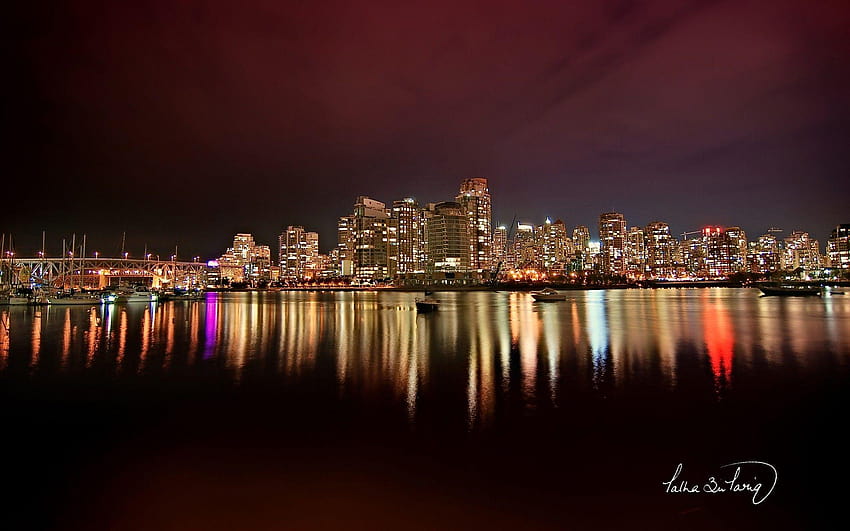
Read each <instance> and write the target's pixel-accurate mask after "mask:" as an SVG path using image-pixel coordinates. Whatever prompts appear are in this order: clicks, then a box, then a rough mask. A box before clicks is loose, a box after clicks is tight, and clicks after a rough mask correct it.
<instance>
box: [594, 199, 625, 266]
mask: <svg viewBox="0 0 850 531" xmlns="http://www.w3.org/2000/svg"><path fill="white" fill-rule="evenodd" d="M599 245H600V252H601V254H602V262H601V266H602V273H605V274H609V275H624V274H625V273H626V218H625V217H623V215H622V214H620V213H619V212H606V213H604V214H601V215H600V216H599Z"/></svg>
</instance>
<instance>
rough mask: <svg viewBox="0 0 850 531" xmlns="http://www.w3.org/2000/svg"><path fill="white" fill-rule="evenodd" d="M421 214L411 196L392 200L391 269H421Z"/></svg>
mask: <svg viewBox="0 0 850 531" xmlns="http://www.w3.org/2000/svg"><path fill="white" fill-rule="evenodd" d="M421 216H422V212H421V209H420V208H419V204H417V203H416V200H414V199H413V198H410V197H407V198H405V199H402V200H400V201H393V207H392V212H391V214H390V217H391V221H392V223H391V227H390V229H391V233H394V235H393V237H391V238H390V243H391V247H393V250H392V252H390V258H391V260H393V261H394V262H395V267H394V268H393V269H394V270H395V272H397V273H411V272H414V271H422V270H423V267H424V263H423V249H422V237H421V227H420V225H421V224H422V220H421ZM393 240H395V241H394V242H393Z"/></svg>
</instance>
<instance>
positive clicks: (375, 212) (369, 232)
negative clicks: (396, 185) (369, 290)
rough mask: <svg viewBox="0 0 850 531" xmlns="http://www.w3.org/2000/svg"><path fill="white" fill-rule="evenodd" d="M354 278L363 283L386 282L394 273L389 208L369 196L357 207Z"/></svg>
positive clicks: (361, 199) (360, 200)
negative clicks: (374, 280) (379, 280)
mask: <svg viewBox="0 0 850 531" xmlns="http://www.w3.org/2000/svg"><path fill="white" fill-rule="evenodd" d="M353 218H354V274H355V275H356V276H357V277H358V278H360V279H363V280H367V279H385V278H388V277H389V276H391V275H392V274H393V272H392V271H391V270H390V259H389V258H390V255H389V252H390V249H389V220H390V215H389V213H388V212H387V208H386V205H385V204H384V203H381V202H380V201H375V200H374V199H370V198H368V197H366V196H359V197H358V198H357V202H356V203H355V204H354V214H353Z"/></svg>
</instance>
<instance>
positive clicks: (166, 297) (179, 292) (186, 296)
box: [159, 288, 280, 301]
mask: <svg viewBox="0 0 850 531" xmlns="http://www.w3.org/2000/svg"><path fill="white" fill-rule="evenodd" d="M277 291H280V289H278V290H277ZM203 298H204V291H203V290H200V289H192V290H187V289H181V288H174V289H172V290H167V291H164V292H162V293H160V296H159V300H160V301H197V300H201V299H203Z"/></svg>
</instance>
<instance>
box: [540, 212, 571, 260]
mask: <svg viewBox="0 0 850 531" xmlns="http://www.w3.org/2000/svg"><path fill="white" fill-rule="evenodd" d="M538 229H539V230H538V234H539V239H540V256H541V259H542V262H543V264H542V265H543V267H545V268H546V269H548V270H549V271H550V272H555V273H563V272H564V271H566V270H567V269H569V266H570V260H571V259H572V254H573V248H572V247H573V245H572V240H571V239H570V238H569V237H568V236H567V227H566V225H564V222H563V221H561V220H560V219H558V220H555V222H554V223H552V221H551V220H550V219H549V218H546V222H545V223H544V224H543V226H542V227H539V228H538Z"/></svg>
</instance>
